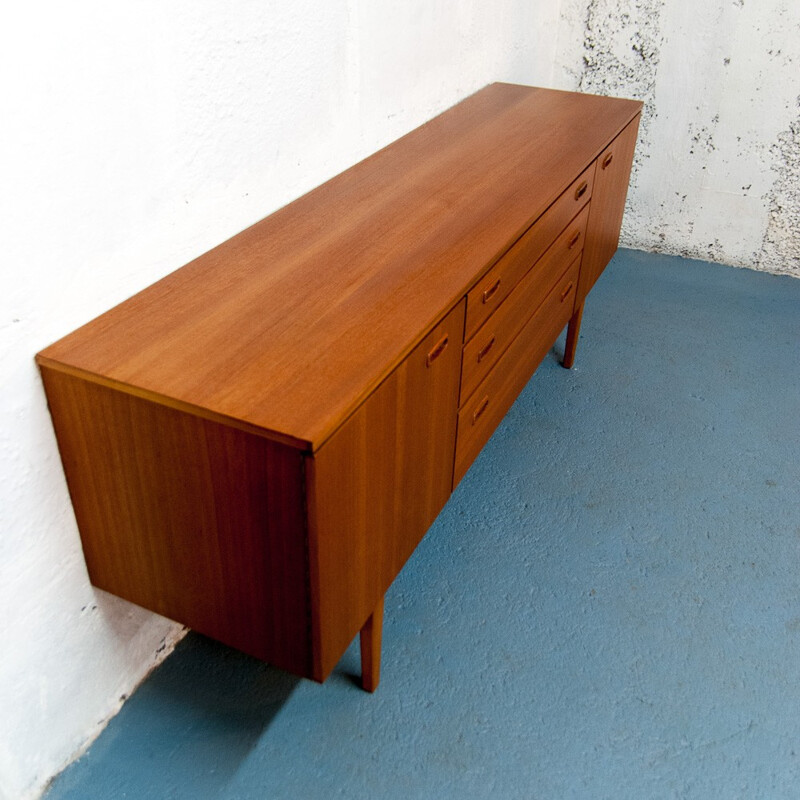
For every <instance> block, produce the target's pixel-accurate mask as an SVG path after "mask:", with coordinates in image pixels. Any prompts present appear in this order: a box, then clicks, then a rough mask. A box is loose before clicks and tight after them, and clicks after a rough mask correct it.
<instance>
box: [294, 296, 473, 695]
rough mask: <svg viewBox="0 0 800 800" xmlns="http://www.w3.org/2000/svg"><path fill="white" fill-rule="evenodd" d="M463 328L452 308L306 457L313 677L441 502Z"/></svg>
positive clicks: (336, 653)
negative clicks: (370, 393) (314, 651)
mask: <svg viewBox="0 0 800 800" xmlns="http://www.w3.org/2000/svg"><path fill="white" fill-rule="evenodd" d="M463 331H464V302H463V301H462V302H461V303H460V304H459V305H458V306H457V307H456V309H454V310H453V311H452V312H450V314H449V315H448V316H447V317H446V318H445V319H444V320H443V321H442V322H441V323H439V325H437V326H436V328H434V330H433V331H431V333H430V334H429V335H428V336H427V337H426V338H425V339H424V340H423V341H422V343H421V344H420V345H418V346H417V348H416V349H415V350H414V351H412V353H411V354H410V355H409V356H408V358H406V360H405V361H404V362H403V363H402V364H401V365H400V366H399V367H398V368H397V369H396V370H395V371H394V372H393V373H392V374H391V375H390V376H389V377H388V378H387V379H386V380H385V381H384V382H383V383H382V384H381V385H380V386H379V387H378V389H377V390H376V391H375V392H374V393H373V394H372V395H371V396H370V397H369V398H368V399H367V400H366V402H365V403H364V404H363V405H362V406H361V408H360V409H359V410H358V411H357V412H356V413H355V414H354V415H353V416H352V417H350V419H349V420H348V421H347V422H346V423H345V424H344V425H343V426H342V427H341V428H340V429H339V430H338V431H337V432H336V433H335V434H334V435H333V436H332V437H331V439H330V440H329V441H328V442H326V443H325V445H324V446H323V447H322V448H320V450H319V451H318V452H317V453H316V454H315V456H313V457H311V456H309V457H308V462H309V463H308V466H307V471H308V486H309V548H310V561H311V583H312V603H313V613H312V617H313V622H312V625H313V631H314V640H315V644H316V647H315V650H316V658H315V677H316V678H317V679H318V680H324V679H325V678H326V677H327V676H328V674H329V673H330V671H331V670H332V669H333V667H334V666H335V665H336V663H337V662H338V660H339V658H340V657H341V655H342V653H343V652H344V650H345V649H346V648H347V647H348V645H349V644H350V642H351V641H352V639H353V637H354V636H355V635H356V633H358V631H359V630H360V629H361V627H362V626H363V625H364V623H365V622H366V620H367V618H368V617H369V616H370V614H371V613H372V612H373V610H374V609H375V607H376V605H377V604H378V602H379V601H380V599H381V598H382V597H383V595H384V593H385V592H386V590H387V589H388V588H389V585H390V584H391V582H392V581H393V580H394V578H395V576H396V575H397V574H398V572H399V571H400V569H401V568H402V567H403V564H405V562H406V561H407V559H408V557H409V556H410V555H411V553H412V552H413V551H414V548H415V547H416V546H417V544H418V543H419V541H420V540H421V539H422V537H423V536H424V535H425V532H426V531H427V530H428V528H429V527H430V525H431V523H432V522H433V521H434V519H436V516H437V514H438V513H439V511H441V509H442V507H443V506H444V504H445V503H446V502H447V499H448V497H449V496H450V490H451V481H452V473H453V457H454V450H455V437H456V409H457V406H458V388H459V378H460V372H461V341H462V337H463ZM445 342H446V343H445Z"/></svg>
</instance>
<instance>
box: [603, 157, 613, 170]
mask: <svg viewBox="0 0 800 800" xmlns="http://www.w3.org/2000/svg"><path fill="white" fill-rule="evenodd" d="M613 160H614V154H613V153H609V154H608V155H607V156H606V157H605V158H604V159H603V163H602V164H601V165H600V166H601V167H602V168H603V169H605V168H606V167H607V166H608V165H609V164H610V163H611V162H612V161H613Z"/></svg>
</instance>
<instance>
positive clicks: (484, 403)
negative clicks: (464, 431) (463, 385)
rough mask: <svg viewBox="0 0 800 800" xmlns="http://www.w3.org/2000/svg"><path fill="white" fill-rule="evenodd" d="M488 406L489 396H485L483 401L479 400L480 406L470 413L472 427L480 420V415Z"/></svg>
mask: <svg viewBox="0 0 800 800" xmlns="http://www.w3.org/2000/svg"><path fill="white" fill-rule="evenodd" d="M488 406H489V396H488V395H487V396H486V397H484V398H483V400H481V404H480V405H479V406H478V407H477V408H476V409H475V411H474V412H473V413H472V424H473V425H474V424H475V423H476V422H477V421H478V420H479V419H480V418H481V415H482V414H483V412H484V411H486V409H487V407H488Z"/></svg>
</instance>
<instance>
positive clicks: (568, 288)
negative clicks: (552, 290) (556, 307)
mask: <svg viewBox="0 0 800 800" xmlns="http://www.w3.org/2000/svg"><path fill="white" fill-rule="evenodd" d="M571 291H572V281H570V282H569V283H568V284H567V285H566V287H565V289H564V291H563V292H561V302H562V303H563V302H564V300H566V299H567V295H568V294H569V293H570V292H571Z"/></svg>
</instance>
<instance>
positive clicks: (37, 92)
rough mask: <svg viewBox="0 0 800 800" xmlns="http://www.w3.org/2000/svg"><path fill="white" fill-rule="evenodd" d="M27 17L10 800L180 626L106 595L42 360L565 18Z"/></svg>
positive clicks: (511, 73) (9, 639) (11, 401)
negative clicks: (73, 497) (78, 512)
mask: <svg viewBox="0 0 800 800" xmlns="http://www.w3.org/2000/svg"><path fill="white" fill-rule="evenodd" d="M533 5H534V4H531V3H528V2H524V0H497V1H496V2H494V3H492V4H491V5H490V4H487V3H482V2H480V0H412V1H411V2H408V3H404V4H398V3H394V2H390V0H335V2H326V3H319V2H312V1H311V0H296V2H294V3H266V4H265V3H263V2H260V1H259V2H256V0H245V2H240V3H237V4H236V5H235V13H234V12H233V11H232V7H231V4H230V3H225V2H222V0H208V2H203V3H193V2H190V0H178V1H177V2H173V3H156V2H154V1H153V0H145V1H144V2H140V3H136V4H120V3H102V2H99V1H92V0H79V1H78V2H76V3H70V4H53V3H49V2H42V1H41V0H32V2H29V3H26V4H17V6H16V7H15V8H14V11H13V13H12V12H9V13H7V14H6V15H5V16H4V23H3V26H2V28H0V82H2V94H3V98H4V102H3V147H2V148H0V175H2V182H3V192H2V193H0V218H2V220H3V271H2V276H3V283H4V286H3V291H2V292H0V355H1V356H2V358H1V359H0V363H2V385H3V392H2V393H1V394H0V419H2V429H0V444H2V450H1V451H0V476H1V478H2V479H1V480H0V515H1V517H2V519H1V520H0V569H1V570H2V575H1V576H0V578H1V579H0V605H1V606H2V609H3V613H2V617H1V618H0V625H2V630H1V631H0V640H1V641H2V658H0V800H20V798H26V797H28V798H29V797H34V796H36V795H37V794H38V793H39V792H40V790H41V788H42V786H43V785H44V783H45V782H46V781H47V780H48V779H49V778H50V776H51V775H52V774H53V773H54V772H56V771H57V770H58V769H59V768H60V767H61V766H63V765H64V764H65V763H66V762H67V761H68V760H69V759H70V758H71V757H72V756H74V755H75V753H76V752H77V751H78V750H79V749H80V748H81V747H82V746H84V745H85V744H86V743H87V741H89V740H91V739H92V737H93V736H94V735H95V733H97V732H98V731H99V730H100V729H101V728H102V727H103V725H104V723H105V721H106V720H107V719H108V717H109V715H112V714H113V713H114V712H115V710H116V709H117V708H118V707H119V705H120V703H121V702H122V700H123V699H124V697H125V696H126V695H127V694H129V693H130V692H131V690H132V688H133V687H134V686H135V685H136V684H137V683H138V682H139V680H140V679H141V678H142V676H144V675H145V674H146V673H147V672H148V671H149V670H150V669H151V668H152V667H153V665H154V664H156V663H157V662H158V661H159V660H160V659H161V658H163V657H164V655H165V654H166V653H167V652H169V650H170V649H171V647H172V645H173V644H174V643H175V642H176V640H177V639H179V638H180V636H181V629H180V628H179V627H178V626H176V625H174V624H173V623H170V622H168V621H166V620H163V619H161V618H158V617H155V616H153V615H152V614H149V613H147V612H145V611H143V610H141V609H139V608H136V607H134V606H131V605H129V604H127V603H124V602H123V601H120V600H116V599H114V598H113V597H110V596H109V595H106V594H104V593H102V592H98V591H96V590H94V589H93V588H92V587H91V586H90V584H89V582H88V579H87V575H86V571H85V567H84V564H83V558H82V554H81V548H80V541H79V538H78V533H77V529H76V527H75V522H74V518H73V516H72V509H71V506H70V503H69V499H68V495H67V491H66V485H65V482H64V478H63V475H62V472H61V466H60V462H59V457H58V453H57V450H56V446H55V440H54V437H53V432H52V428H51V425H50V420H49V415H48V413H47V409H46V406H45V400H44V394H43V391H42V387H41V383H40V381H39V377H38V374H37V372H36V369H35V366H34V363H33V356H34V353H35V352H36V351H37V350H39V349H41V348H42V347H44V346H45V345H47V344H49V343H50V342H52V341H54V340H55V339H57V338H59V337H61V336H63V335H64V334H66V333H68V332H69V331H70V330H72V329H74V328H75V327H77V326H78V325H80V324H82V323H84V322H86V321H88V320H89V319H91V318H92V317H94V316H96V315H97V314H99V313H101V312H102V311H104V310H106V309H107V308H109V307H110V306H112V305H113V304H115V303H117V302H119V301H120V300H122V299H124V298H125V297H128V296H130V295H131V294H132V293H134V292H135V291H137V290H139V289H141V288H143V287H145V286H146V285H148V284H150V283H152V282H153V281H154V280H155V279H157V278H159V277H161V276H163V275H164V274H166V273H167V272H169V271H171V270H173V269H176V268H177V267H180V266H181V265H182V264H184V263H186V262H187V261H189V260H190V259H191V258H193V257H194V256H196V255H199V254H200V253H202V252H204V251H206V250H208V249H210V248H211V247H213V246H214V245H216V244H219V243H220V242H221V241H223V240H224V239H226V238H228V237H229V236H231V235H232V234H234V233H236V232H238V231H239V230H242V229H243V228H245V227H247V226H248V225H250V224H251V223H253V222H254V221H256V220H257V219H260V218H261V217H263V216H265V215H266V214H268V213H269V212H270V211H273V210H275V209H276V208H278V207H280V206H281V205H284V204H285V203H286V202H288V201H289V200H291V199H292V198H294V197H296V196H298V195H300V194H302V193H303V192H304V191H306V190H308V189H310V188H312V187H313V186H315V185H317V184H319V183H321V182H323V181H324V180H325V179H326V178H328V177H330V176H331V175H334V174H336V173H337V172H339V171H341V170H342V169H344V168H345V167H347V166H349V165H351V164H352V163H354V162H355V161H357V160H359V159H360V158H362V157H364V156H366V155H367V154H369V153H371V152H373V151H374V150H376V149H378V148H379V147H381V146H382V145H383V144H385V143H387V142H388V141H391V140H392V139H394V138H397V137H398V136H400V135H402V134H403V133H405V132H406V131H408V130H409V129H411V128H413V127H414V126H416V125H417V124H420V123H421V122H423V121H424V120H425V119H427V118H429V117H431V116H433V115H434V114H435V113H437V112H439V111H441V110H443V109H445V108H447V107H448V106H450V105H452V104H453V103H455V102H457V101H458V100H460V99H462V98H463V97H465V96H466V95H468V94H471V93H472V92H474V91H475V90H477V89H478V88H480V87H481V86H483V85H485V84H487V83H489V82H491V81H495V80H508V81H518V82H521V83H532V84H543V83H546V82H547V79H548V76H549V74H550V70H551V67H552V62H553V58H554V52H555V49H554V48H555V38H556V35H555V34H556V29H557V23H558V16H557V8H556V5H555V4H552V3H547V4H545V6H544V7H542V8H534V7H533Z"/></svg>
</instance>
